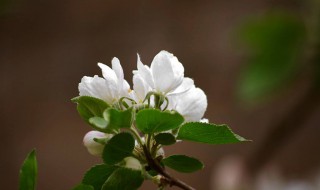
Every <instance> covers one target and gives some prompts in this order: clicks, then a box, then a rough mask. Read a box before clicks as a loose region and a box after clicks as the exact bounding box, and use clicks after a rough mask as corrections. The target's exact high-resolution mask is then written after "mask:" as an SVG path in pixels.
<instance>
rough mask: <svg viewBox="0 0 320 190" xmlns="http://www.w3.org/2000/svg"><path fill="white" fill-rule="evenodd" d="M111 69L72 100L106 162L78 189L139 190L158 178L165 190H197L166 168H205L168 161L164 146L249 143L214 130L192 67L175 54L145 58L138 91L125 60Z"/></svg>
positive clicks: (188, 160)
mask: <svg viewBox="0 0 320 190" xmlns="http://www.w3.org/2000/svg"><path fill="white" fill-rule="evenodd" d="M111 63H112V68H110V67H109V66H107V65H104V64H102V63H98V66H99V67H100V68H101V70H102V76H103V77H99V76H97V75H95V76H93V77H88V76H84V77H83V78H82V80H81V82H80V83H79V96H78V97H75V98H73V99H72V101H73V102H75V103H77V110H78V112H79V114H80V116H81V117H82V118H83V119H84V120H85V121H86V122H87V123H88V124H89V125H90V126H91V127H92V128H93V129H94V130H92V131H89V132H88V133H87V134H86V135H85V137H84V139H83V142H84V145H85V147H86V148H87V149H88V151H89V153H90V154H92V155H95V156H99V157H101V158H102V160H103V164H100V165H96V166H94V167H92V168H91V169H90V170H88V171H87V172H86V174H85V176H84V178H83V180H82V182H81V184H80V185H78V186H77V187H75V188H74V190H83V189H85V190H106V189H108V190H113V189H116V190H117V189H119V190H120V189H133V190H134V189H138V188H139V187H140V186H141V184H142V183H143V181H144V180H152V181H153V182H154V183H155V184H156V185H157V186H158V188H159V189H164V188H166V187H168V186H177V187H180V188H182V189H193V188H192V187H191V186H189V185H187V184H186V183H184V182H182V181H180V180H178V179H176V178H174V177H173V176H172V175H170V174H169V173H168V172H167V170H166V167H169V168H171V169H173V170H176V171H179V172H183V173H190V172H195V171H198V170H200V169H202V168H203V167H204V166H203V163H202V162H201V161H199V160H198V159H196V158H193V157H190V156H186V155H170V156H166V155H165V153H164V149H163V147H164V146H169V145H173V144H175V143H176V142H179V141H193V142H199V143H208V144H226V143H237V142H243V141H247V140H246V139H244V138H243V137H241V136H239V135H237V134H235V133H233V132H232V131H231V129H230V128H229V127H228V126H227V125H216V124H210V123H209V122H208V120H207V119H204V118H203V115H204V113H205V111H206V109H207V97H206V95H205V93H204V92H203V91H202V90H201V89H200V88H198V87H196V86H195V85H194V81H193V80H192V79H191V78H188V77H185V76H184V67H183V65H182V64H181V63H180V62H179V60H178V59H177V57H175V56H174V55H173V54H171V53H169V52H167V51H160V52H159V53H158V54H157V55H156V56H155V57H154V59H153V61H152V62H151V65H150V67H149V66H147V65H144V64H143V63H142V62H141V60H140V56H139V55H138V58H137V70H134V71H133V89H132V90H131V88H130V85H129V84H128V82H127V81H126V80H125V79H124V74H123V69H122V67H121V64H120V61H119V60H118V58H113V59H112V62H111Z"/></svg>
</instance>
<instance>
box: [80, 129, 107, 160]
mask: <svg viewBox="0 0 320 190" xmlns="http://www.w3.org/2000/svg"><path fill="white" fill-rule="evenodd" d="M111 137H112V135H110V134H105V133H102V132H99V131H89V132H88V133H87V134H86V135H85V136H84V138H83V144H84V146H85V147H86V148H87V150H88V152H89V153H90V154H92V155H94V156H101V155H102V152H103V148H104V145H102V144H100V143H97V142H96V141H94V140H93V139H94V138H98V139H99V138H111Z"/></svg>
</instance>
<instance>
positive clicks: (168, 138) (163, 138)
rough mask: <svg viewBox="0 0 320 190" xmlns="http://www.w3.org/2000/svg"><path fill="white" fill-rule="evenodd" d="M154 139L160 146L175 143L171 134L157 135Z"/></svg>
mask: <svg viewBox="0 0 320 190" xmlns="http://www.w3.org/2000/svg"><path fill="white" fill-rule="evenodd" d="M154 139H155V140H156V142H157V143H159V144H161V145H172V144H174V143H176V138H175V137H174V136H173V135H172V134H171V133H159V134H157V135H156V136H155V137H154Z"/></svg>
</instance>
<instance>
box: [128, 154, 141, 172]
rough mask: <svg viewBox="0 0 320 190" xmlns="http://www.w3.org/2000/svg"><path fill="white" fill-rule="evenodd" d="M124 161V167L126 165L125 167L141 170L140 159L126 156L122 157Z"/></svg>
mask: <svg viewBox="0 0 320 190" xmlns="http://www.w3.org/2000/svg"><path fill="white" fill-rule="evenodd" d="M124 161H125V166H124V167H126V168H130V169H133V170H141V169H142V166H141V164H140V161H139V160H137V159H136V158H134V157H126V158H125V159H124Z"/></svg>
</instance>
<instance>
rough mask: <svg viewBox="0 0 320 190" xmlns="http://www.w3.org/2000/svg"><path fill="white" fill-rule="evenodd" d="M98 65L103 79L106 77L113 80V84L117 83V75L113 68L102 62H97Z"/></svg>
mask: <svg viewBox="0 0 320 190" xmlns="http://www.w3.org/2000/svg"><path fill="white" fill-rule="evenodd" d="M98 66H99V67H100V69H101V71H102V76H103V77H104V78H105V79H108V80H110V81H112V82H114V83H115V84H117V81H118V77H117V75H116V73H115V72H114V70H112V69H111V68H110V67H109V66H107V65H105V64H103V63H98Z"/></svg>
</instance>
